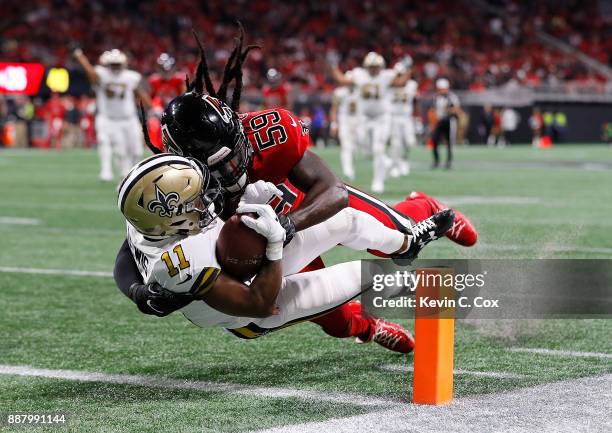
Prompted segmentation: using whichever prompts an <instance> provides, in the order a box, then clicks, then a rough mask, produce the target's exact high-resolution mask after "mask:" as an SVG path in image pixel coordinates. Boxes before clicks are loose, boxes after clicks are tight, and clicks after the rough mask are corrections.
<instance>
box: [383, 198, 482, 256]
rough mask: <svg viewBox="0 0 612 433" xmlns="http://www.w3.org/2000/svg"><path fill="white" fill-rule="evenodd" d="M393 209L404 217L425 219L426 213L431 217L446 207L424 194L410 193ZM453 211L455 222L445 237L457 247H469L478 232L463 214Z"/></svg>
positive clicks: (475, 239) (474, 240) (473, 242)
mask: <svg viewBox="0 0 612 433" xmlns="http://www.w3.org/2000/svg"><path fill="white" fill-rule="evenodd" d="M428 206H429V207H428ZM393 208H394V209H396V210H398V211H399V212H402V213H404V214H406V215H417V214H420V215H421V216H423V217H425V218H426V217H427V216H426V215H427V214H428V213H431V214H432V215H433V214H434V213H436V212H439V211H440V210H442V209H446V208H448V206H447V205H445V204H444V203H442V202H440V201H439V200H437V199H435V198H434V197H432V196H430V195H427V194H425V193H424V192H412V193H410V195H409V196H408V197H406V199H405V200H404V201H401V202H399V203H397V204H396V205H395V206H393ZM454 210H455V221H454V222H453V225H452V226H451V228H450V229H449V230H448V231H447V232H446V234H445V236H446V237H447V238H449V239H450V240H451V241H453V242H455V243H457V244H459V245H462V246H464V247H471V246H472V245H474V244H475V243H476V242H477V241H478V231H477V230H476V227H474V225H473V224H472V222H471V221H470V220H469V219H468V218H467V217H466V216H465V215H464V214H463V213H461V212H459V211H458V210H456V209H454Z"/></svg>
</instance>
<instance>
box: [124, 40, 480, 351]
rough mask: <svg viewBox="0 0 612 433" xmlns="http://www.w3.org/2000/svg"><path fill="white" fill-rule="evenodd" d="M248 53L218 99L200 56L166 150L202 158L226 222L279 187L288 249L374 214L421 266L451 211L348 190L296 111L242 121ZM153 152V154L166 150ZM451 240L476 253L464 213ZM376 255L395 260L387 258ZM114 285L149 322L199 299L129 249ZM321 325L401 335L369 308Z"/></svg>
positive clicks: (167, 129)
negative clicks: (144, 273) (216, 185)
mask: <svg viewBox="0 0 612 433" xmlns="http://www.w3.org/2000/svg"><path fill="white" fill-rule="evenodd" d="M242 44H243V33H242V29H241V35H240V38H239V39H238V43H237V45H236V47H235V48H234V50H233V52H232V54H231V56H230V58H229V60H228V63H227V65H226V68H225V72H224V76H223V79H222V82H221V85H220V87H219V89H218V90H215V89H214V87H213V85H212V82H211V79H210V76H209V73H208V67H207V62H206V57H205V55H204V52H203V50H201V61H200V64H199V65H198V71H197V73H196V77H195V80H194V83H193V84H192V85H191V86H190V91H189V92H187V93H185V94H183V95H181V96H179V97H178V98H176V99H175V100H173V101H172V102H171V103H170V105H169V106H168V107H167V108H166V110H165V113H164V115H163V117H162V132H163V137H164V145H165V149H166V150H167V151H169V152H173V153H176V154H179V155H184V156H191V157H194V158H195V159H196V160H198V161H200V162H201V163H203V164H204V165H206V166H208V167H209V168H210V170H211V173H212V174H213V176H214V177H215V178H217V179H218V181H219V182H220V184H221V186H222V188H223V191H224V198H225V205H224V211H223V214H222V215H221V217H222V218H227V217H228V216H230V215H232V214H233V213H234V211H235V209H236V208H237V206H238V203H239V200H240V198H241V197H242V196H243V194H245V191H246V195H251V196H266V194H269V192H270V191H271V190H272V187H273V186H270V184H269V183H270V182H271V183H273V184H276V185H277V188H278V189H279V190H281V191H282V197H279V196H278V194H276V195H275V194H270V195H274V197H273V198H272V199H271V201H270V204H271V205H272V207H273V208H274V209H275V211H276V212H277V213H278V214H279V221H280V223H281V225H282V226H283V227H284V229H285V232H286V238H285V242H286V243H288V244H289V245H290V244H291V240H292V237H293V236H294V235H295V233H296V232H298V233H299V232H300V231H302V230H304V229H306V228H308V227H311V226H313V225H316V224H318V223H321V222H323V221H325V220H327V219H328V218H330V217H331V216H333V215H335V214H336V213H338V212H339V211H340V210H342V209H344V208H346V207H350V208H353V209H358V210H361V211H363V212H365V213H368V214H370V215H371V216H373V217H374V218H376V219H377V220H378V221H380V222H382V223H383V224H384V225H385V226H387V227H390V228H393V229H396V230H400V231H402V232H404V233H406V234H407V235H408V238H409V239H408V240H409V242H410V243H411V247H412V250H411V252H410V255H411V256H412V257H414V256H415V255H416V254H417V253H418V250H419V249H420V248H421V247H420V245H424V244H425V243H426V242H428V241H429V240H431V237H430V236H429V233H430V232H431V229H432V228H435V227H437V225H441V226H442V225H444V224H443V223H446V221H441V219H440V215H438V216H436V214H437V212H439V211H441V210H442V209H444V208H446V206H444V205H442V204H441V203H440V202H438V201H437V200H435V199H433V198H431V197H429V196H427V195H426V194H423V193H413V194H411V195H410V196H409V197H407V199H406V200H404V201H403V202H401V203H398V204H397V205H396V206H395V207H394V208H391V207H389V206H387V205H386V204H385V203H383V202H381V201H379V200H378V199H376V198H374V197H371V196H369V195H368V194H365V193H363V192H361V191H359V190H357V189H355V188H353V187H350V186H348V185H345V184H344V183H342V182H341V181H340V180H339V179H338V178H337V177H336V175H335V174H334V173H333V172H332V171H331V170H330V169H329V167H328V166H327V165H326V164H325V163H324V162H323V161H322V160H321V159H320V158H319V157H318V156H317V155H316V154H314V153H313V152H311V151H309V150H308V145H309V137H308V131H307V129H306V128H305V127H304V125H303V124H302V123H301V122H300V121H299V120H298V119H297V117H296V116H295V115H293V114H292V113H291V112H289V111H287V110H284V109H272V110H265V111H260V112H255V113H246V114H242V115H238V114H237V113H236V110H238V107H239V102H240V94H241V90H242V64H243V62H244V60H245V59H246V56H247V54H248V50H249V49H251V48H252V47H247V48H246V49H245V50H243V48H242V46H243V45H242ZM232 81H234V82H235V83H234V89H233V93H232V100H231V104H230V105H229V106H228V105H227V104H226V103H225V102H224V101H226V100H227V93H228V87H229V85H230V83H231V82H232ZM204 87H205V89H206V92H207V94H205V93H204ZM145 132H146V131H145ZM145 135H146V134H145ZM148 144H149V147H151V148H152V150H153V151H154V152H159V151H160V150H158V149H155V148H154V147H153V146H152V145H151V144H150V143H148ZM258 181H264V182H258ZM249 182H252V183H251V184H249ZM432 217H433V218H432ZM445 218H447V216H445ZM442 219H444V218H442ZM417 236H418V238H419V239H418V240H419V241H423V242H414V239H413V238H415V237H417ZM447 236H448V237H449V238H450V239H451V240H453V241H455V242H457V243H459V244H461V245H465V246H470V245H473V244H474V243H475V242H476V239H477V233H476V230H475V229H474V227H473V226H472V224H471V223H470V222H469V221H468V220H467V219H466V218H465V217H464V216H463V215H462V214H460V213H459V212H455V220H454V222H453V225H452V226H451V229H450V230H449V231H448V232H447ZM370 252H372V253H373V254H376V255H378V256H383V257H388V255H386V254H384V252H381V251H376V250H371V251H370ZM404 257H407V256H406V255H405V256H404ZM323 266H324V265H323V261H322V260H321V259H320V258H318V257H317V258H315V259H314V260H313V261H312V262H311V263H310V264H309V265H308V266H306V267H305V269H304V270H305V271H308V270H315V269H320V268H322V267H323ZM115 280H116V282H117V285H118V286H119V288H120V289H121V290H122V291H123V292H124V293H125V294H126V295H128V296H129V297H130V299H132V300H133V301H134V302H135V303H136V304H137V305H138V307H139V309H140V310H141V311H142V312H144V313H146V314H154V315H157V316H165V315H167V314H170V313H171V312H173V311H176V310H178V309H180V308H182V307H184V306H185V305H187V304H188V303H189V302H191V301H192V300H193V297H192V296H191V295H181V296H177V295H176V294H175V293H173V292H171V291H168V290H165V289H164V288H163V287H162V286H161V285H159V284H157V283H149V284H145V283H144V281H143V279H142V277H141V275H140V272H139V271H138V268H137V266H136V262H135V260H134V258H133V256H132V254H131V252H130V249H129V246H128V244H127V242H126V243H124V245H123V246H122V248H121V249H120V251H119V254H118V256H117V261H116V264H115ZM312 321H313V322H314V323H317V324H318V325H320V326H321V327H322V329H323V330H324V332H326V333H328V334H329V335H332V336H334V337H338V338H344V337H360V336H361V337H365V338H360V339H361V340H362V341H372V340H373V341H377V339H376V338H375V337H376V336H377V335H382V336H384V335H383V334H384V333H385V332H395V331H397V329H392V327H390V326H389V327H387V328H385V327H384V326H383V325H384V323H383V322H382V321H377V320H376V319H375V318H372V317H370V316H368V315H367V314H365V312H362V311H361V306H360V304H358V303H352V302H349V303H346V304H343V305H341V306H340V307H338V308H336V309H335V310H333V311H331V312H330V313H328V314H325V315H323V316H320V317H317V318H314V319H312ZM380 340H381V341H382V340H383V338H382V337H381V338H380Z"/></svg>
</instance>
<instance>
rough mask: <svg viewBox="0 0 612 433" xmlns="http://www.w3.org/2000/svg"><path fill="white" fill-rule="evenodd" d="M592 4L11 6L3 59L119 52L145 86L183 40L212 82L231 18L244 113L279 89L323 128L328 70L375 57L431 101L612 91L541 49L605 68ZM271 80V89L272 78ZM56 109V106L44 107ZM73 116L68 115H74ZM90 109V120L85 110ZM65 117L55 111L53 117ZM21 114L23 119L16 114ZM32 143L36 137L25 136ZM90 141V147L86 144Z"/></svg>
mask: <svg viewBox="0 0 612 433" xmlns="http://www.w3.org/2000/svg"><path fill="white" fill-rule="evenodd" d="M601 3H603V2H598V1H597V0H586V1H580V0H557V1H553V0H543V1H539V2H519V1H516V0H488V1H485V0H479V1H476V2H468V1H452V0H441V1H436V2H403V1H399V0H391V1H384V2H374V1H372V0H366V1H363V2H354V1H350V0H338V1H334V2H325V1H316V0H310V1H303V2H297V3H287V2H280V1H272V0H257V1H253V0H250V1H247V0H236V1H233V2H225V1H223V0H209V1H206V2H194V1H192V0H172V1H170V0H162V1H155V2H140V1H136V0H92V1H88V0H31V1H28V2H21V3H20V2H9V4H6V5H4V6H3V14H2V17H0V52H1V53H2V59H4V60H9V61H24V62H41V63H43V64H45V65H46V66H47V67H55V66H62V67H66V68H68V69H69V70H71V71H78V72H81V69H80V67H79V66H78V64H77V63H76V61H75V59H74V58H73V57H72V55H71V53H72V50H73V49H74V47H75V46H77V45H78V46H80V47H82V48H83V51H84V52H85V53H86V54H87V55H88V56H89V58H90V60H92V61H95V60H96V59H97V57H98V56H99V55H100V54H101V53H102V52H103V51H104V50H106V49H109V48H113V47H119V48H121V49H122V50H123V51H125V52H126V53H128V55H129V58H130V61H129V63H130V68H132V69H135V70H137V71H139V72H141V73H143V75H144V76H148V75H150V74H152V73H154V72H156V71H157V63H156V59H157V57H158V56H159V54H160V53H162V52H168V53H170V54H171V55H173V56H175V57H176V59H177V68H178V70H179V71H193V70H194V69H195V65H196V62H197V60H198V51H197V46H196V43H195V41H194V39H193V37H192V35H191V30H192V29H196V30H197V31H198V32H199V34H200V35H201V36H202V38H203V40H204V42H205V45H206V50H207V53H208V57H209V59H211V60H212V69H213V70H216V71H217V72H220V70H221V68H222V66H223V65H224V63H225V60H226V59H227V56H228V55H229V52H230V50H231V48H232V44H233V37H234V35H235V32H236V24H235V19H236V18H237V17H238V18H240V19H241V21H242V23H243V24H244V27H245V28H246V31H247V39H248V42H249V43H253V44H257V45H259V46H260V47H261V50H258V51H254V52H252V54H251V56H250V58H249V61H248V65H247V68H246V69H245V74H246V77H245V89H244V92H243V93H244V98H243V99H244V100H245V101H246V103H245V106H244V107H243V109H254V108H256V107H258V106H261V105H269V104H266V102H267V101H266V95H267V93H266V92H268V93H269V92H270V87H272V88H273V90H272V93H274V88H275V87H276V86H287V88H289V89H290V90H287V92H289V93H290V94H291V98H289V105H291V108H293V109H294V110H295V111H297V112H298V114H300V115H301V116H303V117H307V118H310V119H311V120H312V122H313V125H312V126H313V132H314V134H315V136H316V133H317V130H318V129H324V123H325V117H326V109H327V107H328V103H329V98H330V95H331V92H332V91H333V88H334V83H333V80H332V79H331V77H330V74H329V67H328V66H329V65H328V63H329V61H330V59H331V58H332V57H335V56H339V58H340V66H341V67H342V68H343V69H345V70H346V69H350V68H352V67H355V66H357V65H359V64H360V63H361V61H362V59H363V57H364V55H365V54H366V53H367V52H368V51H370V50H376V51H378V52H380V53H381V54H383V55H384V57H385V58H386V59H387V61H388V62H390V63H391V64H392V63H393V62H395V61H396V60H398V59H400V58H402V57H403V56H405V55H409V56H411V57H412V59H413V62H414V64H413V76H414V77H415V78H416V79H417V81H418V82H419V89H420V92H421V93H428V92H431V91H433V87H434V82H435V79H436V78H437V77H439V76H445V77H448V78H449V79H450V81H451V83H452V85H453V88H454V89H457V90H462V89H463V90H471V91H473V92H478V91H482V90H485V89H489V88H494V87H504V86H505V87H509V88H512V89H515V88H517V87H524V88H534V89H543V90H551V89H552V90H555V91H563V92H581V91H591V92H596V93H601V92H605V91H612V83H610V82H606V79H605V78H604V77H603V76H600V75H598V74H596V73H593V72H592V71H589V70H587V69H586V68H585V67H584V66H583V65H582V64H581V63H580V62H579V61H577V60H576V59H575V58H574V57H573V56H568V55H567V54H563V53H561V52H559V51H557V50H555V49H552V48H550V47H548V46H546V45H544V44H543V43H542V42H540V41H539V39H538V37H537V34H538V32H540V31H543V32H546V33H548V34H551V35H553V36H554V37H557V38H559V39H560V40H562V41H564V42H566V43H568V44H570V45H571V46H573V47H575V48H576V49H579V50H581V51H583V52H585V53H586V54H588V55H589V56H591V57H593V58H594V59H597V60H598V61H600V62H602V63H603V64H606V65H610V64H611V63H612V55H611V54H610V53H612V35H611V34H610V32H611V30H610V29H611V28H612V26H610V22H609V21H606V18H605V16H606V15H605V14H603V13H602V11H601V10H600V9H599V8H600V7H601ZM270 69H274V70H276V71H278V72H279V73H280V74H277V75H276V80H277V81H276V83H272V84H271V83H270V80H269V79H268V78H269V74H268V72H269V71H270ZM1 99H2V98H1V96H0V123H1V122H2V118H7V116H8V117H10V116H12V117H19V118H24V116H26V117H27V116H32V117H37V118H44V117H45V116H46V117H47V118H48V117H49V116H54V115H57V112H59V111H57V110H56V114H53V110H51V111H52V113H51V114H50V113H49V110H48V108H49V102H48V101H45V100H40V99H37V98H34V99H29V98H12V99H11V100H9V101H6V102H3V101H1ZM61 101H62V105H63V106H64V111H65V112H66V113H69V112H74V111H75V110H76V113H74V115H73V116H72V117H71V119H72V120H71V122H72V123H75V122H76V123H78V122H81V121H82V119H86V121H87V122H86V123H87V124H88V125H89V120H88V119H90V117H91V113H90V111H91V110H90V107H91V106H92V104H91V100H88V99H87V98H82V97H79V98H76V99H74V98H73V97H72V96H65V97H62V98H61ZM51 105H53V103H51ZM72 107H76V108H75V109H73V108H72ZM88 110H89V111H88ZM60 111H61V110H60ZM24 113H25V114H24ZM28 134H29V135H32V134H34V136H35V135H36V131H34V132H32V131H30V132H29V133H28ZM88 141H90V140H89V139H88V140H86V142H88Z"/></svg>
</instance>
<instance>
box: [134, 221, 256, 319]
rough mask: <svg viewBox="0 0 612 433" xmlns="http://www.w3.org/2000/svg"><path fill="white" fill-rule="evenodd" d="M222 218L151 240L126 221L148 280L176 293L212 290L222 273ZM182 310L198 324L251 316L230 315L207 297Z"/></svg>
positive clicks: (199, 292)
mask: <svg viewBox="0 0 612 433" xmlns="http://www.w3.org/2000/svg"><path fill="white" fill-rule="evenodd" d="M222 227H223V221H221V220H217V222H216V224H215V226H214V227H212V228H210V229H209V230H207V231H205V232H202V233H200V234H197V235H193V236H173V237H171V238H168V239H163V240H159V241H157V240H149V239H146V238H145V237H144V236H143V235H142V234H141V233H139V232H138V231H136V229H134V227H132V226H131V225H130V224H129V223H128V224H127V239H128V244H129V246H130V250H131V251H132V255H133V256H134V259H135V260H136V264H137V265H138V269H139V271H140V274H141V275H142V278H143V280H144V282H145V283H158V284H160V285H161V286H163V287H164V288H166V289H168V290H170V291H173V292H176V293H187V292H191V293H194V294H195V293H198V294H202V293H205V292H206V291H208V290H210V289H211V288H212V286H213V285H214V283H215V281H216V279H217V277H218V276H219V274H220V273H221V266H220V265H219V262H218V261H217V256H216V254H215V245H216V243H217V238H218V237H219V232H220V231H221V228H222ZM180 311H181V313H183V315H184V316H185V317H186V318H187V319H188V320H190V321H191V322H193V323H195V324H196V325H198V326H202V327H207V326H223V327H229V328H231V327H238V326H243V324H244V323H245V321H246V322H247V323H248V319H245V318H240V317H234V316H229V315H227V314H224V313H222V312H220V311H217V310H215V309H214V308H212V307H210V306H209V305H208V304H206V302H204V301H194V302H192V303H191V304H189V305H187V306H186V307H184V308H181V310H180Z"/></svg>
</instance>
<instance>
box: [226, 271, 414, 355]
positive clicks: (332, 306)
mask: <svg viewBox="0 0 612 433" xmlns="http://www.w3.org/2000/svg"><path fill="white" fill-rule="evenodd" d="M362 266H368V264H367V262H364V263H362V262H359V261H356V262H349V263H340V264H338V265H335V266H331V267H329V268H325V269H320V270H317V271H312V272H304V273H299V274H295V275H291V276H288V277H285V278H284V279H283V287H282V288H281V290H280V292H279V295H278V298H277V301H276V302H277V305H278V309H279V312H278V314H276V315H274V316H270V317H267V318H264V319H257V320H254V321H253V322H252V323H250V324H248V325H247V326H245V327H244V328H240V329H233V330H230V332H232V333H233V334H235V335H237V336H239V337H243V338H256V337H258V336H260V335H263V334H266V333H268V332H270V331H274V330H278V329H281V328H284V327H287V326H290V325H294V324H297V323H301V322H304V321H312V322H314V323H317V324H319V325H320V326H321V327H322V328H323V330H324V331H325V332H326V333H327V334H328V335H330V336H333V337H336V338H345V337H357V338H358V339H359V341H360V342H369V341H374V342H376V343H378V344H380V345H382V346H383V347H385V348H387V349H389V350H393V351H396V352H400V353H408V352H410V351H412V349H413V348H414V339H413V338H412V335H410V333H409V332H408V331H406V330H405V329H404V328H403V327H401V326H400V325H397V324H394V323H390V322H387V321H385V320H383V319H378V318H376V317H373V316H371V315H369V314H367V313H366V312H363V311H362V310H361V304H359V303H358V302H349V301H350V300H351V299H353V298H355V297H356V296H358V295H359V294H361V293H362V292H363V291H365V290H368V289H369V287H371V282H372V281H371V279H368V281H364V280H363V278H362V275H372V274H373V273H372V272H365V273H362Z"/></svg>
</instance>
